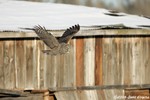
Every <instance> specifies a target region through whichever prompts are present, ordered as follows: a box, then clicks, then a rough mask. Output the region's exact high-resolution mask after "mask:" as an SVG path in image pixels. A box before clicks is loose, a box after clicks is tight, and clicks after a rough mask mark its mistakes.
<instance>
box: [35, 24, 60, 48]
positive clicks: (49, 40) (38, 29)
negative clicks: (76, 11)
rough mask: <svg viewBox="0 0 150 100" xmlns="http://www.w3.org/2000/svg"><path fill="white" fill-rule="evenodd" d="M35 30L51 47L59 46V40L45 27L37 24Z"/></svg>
mask: <svg viewBox="0 0 150 100" xmlns="http://www.w3.org/2000/svg"><path fill="white" fill-rule="evenodd" d="M34 31H35V33H36V34H37V35H38V36H39V38H40V39H41V40H43V42H44V43H45V44H46V45H47V46H48V47H50V48H51V49H53V48H55V47H58V46H59V42H58V40H57V39H56V38H55V37H54V36H53V35H52V34H51V33H48V32H47V31H46V29H45V27H41V26H40V25H38V26H35V27H34Z"/></svg>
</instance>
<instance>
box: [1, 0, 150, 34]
mask: <svg viewBox="0 0 150 100" xmlns="http://www.w3.org/2000/svg"><path fill="white" fill-rule="evenodd" d="M0 23H1V24H0V31H27V30H23V29H21V28H32V27H33V26H35V25H37V24H39V25H42V26H45V27H46V28H47V29H50V30H60V29H66V28H68V27H70V26H71V25H74V24H80V25H81V26H82V29H83V28H94V29H95V28H104V29H105V28H122V27H125V28H150V19H149V18H147V17H142V16H137V15H129V14H126V13H120V12H116V11H109V10H106V9H101V8H93V7H85V6H78V5H67V4H55V3H40V2H27V1H11V0H4V1H0Z"/></svg>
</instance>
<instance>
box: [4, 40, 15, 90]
mask: <svg viewBox="0 0 150 100" xmlns="http://www.w3.org/2000/svg"><path fill="white" fill-rule="evenodd" d="M4 45H5V46H4V84H5V87H4V88H5V89H13V88H15V86H16V79H15V54H14V52H15V51H14V50H15V49H14V48H15V42H14V41H13V40H8V41H5V42H4Z"/></svg>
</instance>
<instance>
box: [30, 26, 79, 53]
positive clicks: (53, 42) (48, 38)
mask: <svg viewBox="0 0 150 100" xmlns="http://www.w3.org/2000/svg"><path fill="white" fill-rule="evenodd" d="M33 30H34V31H35V33H36V34H37V35H38V36H39V38H40V39H41V40H42V41H43V42H44V43H45V44H46V45H47V46H48V47H49V49H48V50H42V52H43V53H46V54H48V55H58V54H65V53H67V52H69V51H70V45H69V44H68V42H69V40H70V39H71V38H72V37H73V36H74V35H75V34H76V33H77V32H78V31H79V30H80V25H78V24H77V25H74V26H72V27H70V28H68V29H67V30H66V31H65V32H64V33H63V35H62V36H61V37H60V38H58V39H57V38H56V37H54V36H53V35H52V34H51V33H48V32H47V30H46V29H45V27H41V26H40V25H37V26H35V27H34V28H33Z"/></svg>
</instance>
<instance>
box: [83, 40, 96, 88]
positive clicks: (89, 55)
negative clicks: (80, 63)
mask: <svg viewBox="0 0 150 100" xmlns="http://www.w3.org/2000/svg"><path fill="white" fill-rule="evenodd" d="M94 73H95V39H94V38H92V37H91V38H85V39H84V82H85V84H84V85H86V86H89V85H94V84H95V74H94Z"/></svg>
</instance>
